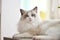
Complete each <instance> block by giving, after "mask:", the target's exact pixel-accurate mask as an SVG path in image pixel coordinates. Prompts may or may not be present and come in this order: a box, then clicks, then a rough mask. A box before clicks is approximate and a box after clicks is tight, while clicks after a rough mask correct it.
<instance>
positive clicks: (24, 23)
mask: <svg viewBox="0 0 60 40" xmlns="http://www.w3.org/2000/svg"><path fill="white" fill-rule="evenodd" d="M20 12H21V18H20V20H19V23H18V31H19V34H16V35H14V38H18V37H28V36H29V37H32V36H34V35H37V34H39V30H38V25H39V23H40V18H39V15H38V13H37V7H35V8H33V9H32V10H29V11H26V10H23V9H20Z"/></svg>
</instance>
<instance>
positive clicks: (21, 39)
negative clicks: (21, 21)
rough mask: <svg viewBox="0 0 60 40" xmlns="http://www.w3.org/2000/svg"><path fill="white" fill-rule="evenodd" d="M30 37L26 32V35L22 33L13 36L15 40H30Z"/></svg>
mask: <svg viewBox="0 0 60 40" xmlns="http://www.w3.org/2000/svg"><path fill="white" fill-rule="evenodd" d="M27 37H28V38H27ZM29 37H30V38H29ZM31 37H32V35H31V34H29V33H27V32H26V33H22V34H15V35H14V36H13V38H14V39H16V40H32V39H31Z"/></svg>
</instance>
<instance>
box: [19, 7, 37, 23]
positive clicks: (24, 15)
mask: <svg viewBox="0 0 60 40" xmlns="http://www.w3.org/2000/svg"><path fill="white" fill-rule="evenodd" d="M20 12H21V20H24V21H26V22H33V21H34V20H35V19H36V17H37V7H35V8H33V9H32V10H30V11H26V10H23V9H20ZM37 20H38V19H37Z"/></svg>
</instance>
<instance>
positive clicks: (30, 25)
mask: <svg viewBox="0 0 60 40" xmlns="http://www.w3.org/2000/svg"><path fill="white" fill-rule="evenodd" d="M19 25H20V26H19V29H20V30H22V31H26V30H28V29H30V28H35V27H37V26H38V25H37V24H36V23H26V22H20V23H19Z"/></svg>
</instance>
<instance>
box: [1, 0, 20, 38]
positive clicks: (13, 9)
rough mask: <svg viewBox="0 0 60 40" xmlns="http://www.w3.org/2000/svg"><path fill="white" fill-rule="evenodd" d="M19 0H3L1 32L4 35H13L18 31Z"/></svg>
mask: <svg viewBox="0 0 60 40" xmlns="http://www.w3.org/2000/svg"><path fill="white" fill-rule="evenodd" d="M19 6H20V3H19V0H2V15H1V16H2V18H1V22H2V23H1V29H2V31H1V33H2V36H3V37H12V36H13V34H15V33H16V32H17V26H16V24H17V22H18V19H19V17H20V16H19V15H20V10H19V9H20V7H19Z"/></svg>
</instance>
